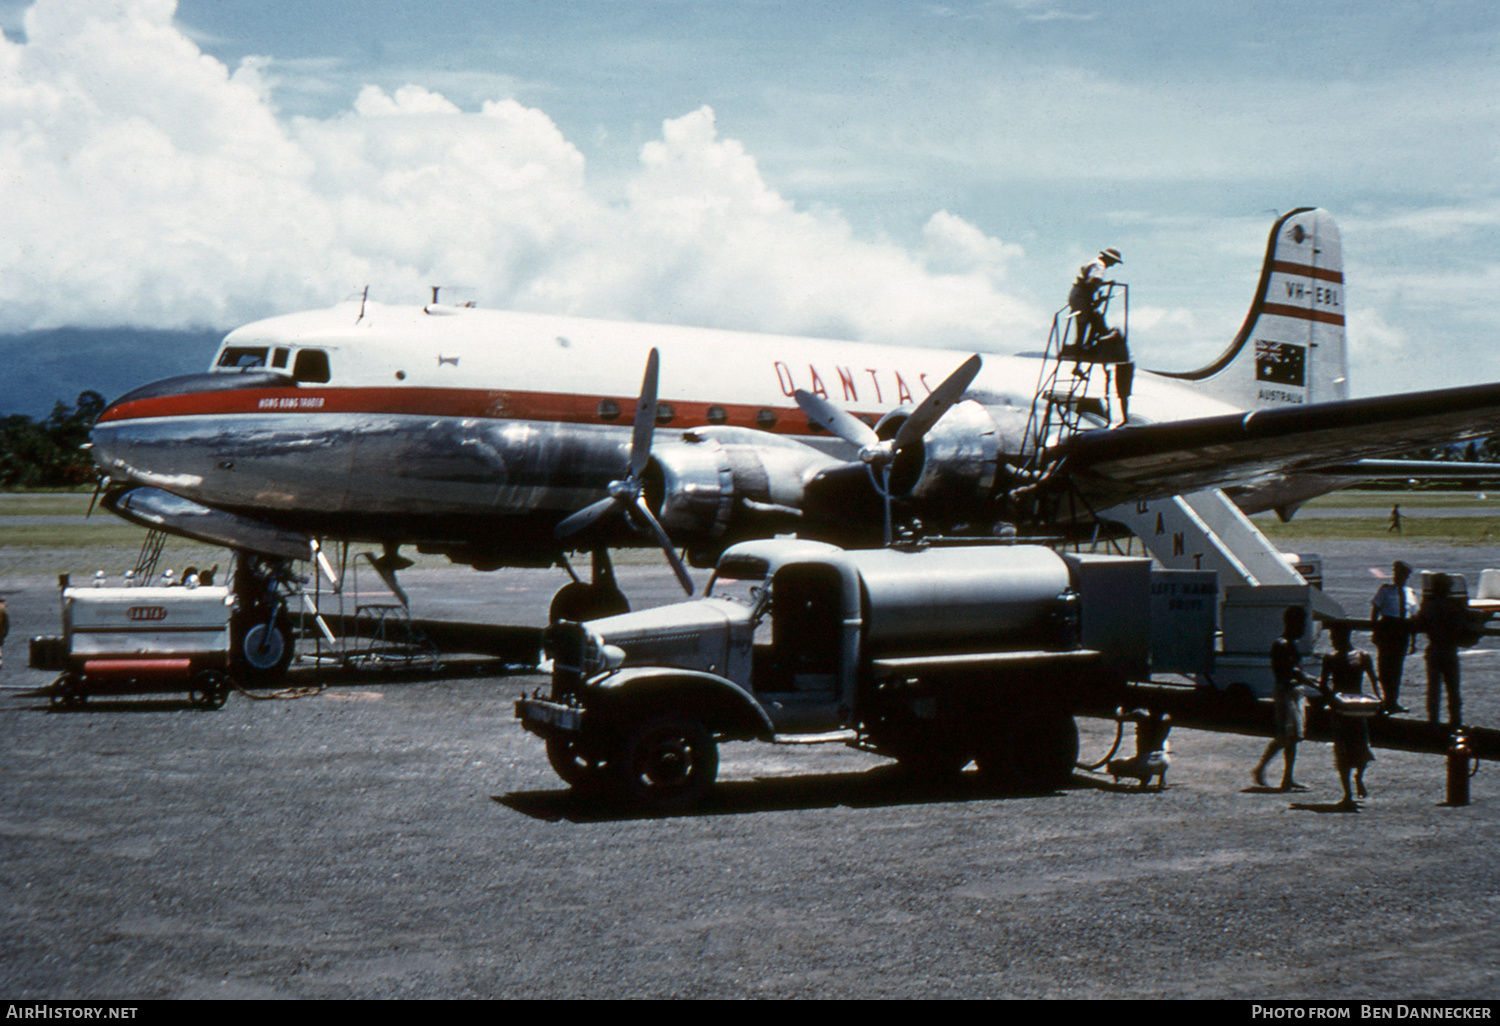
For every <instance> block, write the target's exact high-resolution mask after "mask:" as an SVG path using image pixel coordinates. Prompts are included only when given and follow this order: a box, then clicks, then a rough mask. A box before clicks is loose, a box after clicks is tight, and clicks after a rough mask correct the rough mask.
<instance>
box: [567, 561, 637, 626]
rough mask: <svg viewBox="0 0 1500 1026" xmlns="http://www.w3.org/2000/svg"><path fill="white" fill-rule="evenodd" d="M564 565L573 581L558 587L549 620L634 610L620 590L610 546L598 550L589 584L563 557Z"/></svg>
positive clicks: (590, 618) (606, 614) (586, 618)
mask: <svg viewBox="0 0 1500 1026" xmlns="http://www.w3.org/2000/svg"><path fill="white" fill-rule="evenodd" d="M562 565H563V569H565V570H567V571H568V573H569V574H570V575H571V576H572V578H573V580H572V581H570V582H569V583H567V584H564V585H563V586H562V587H561V588H560V589H558V592H557V594H556V595H553V596H552V606H551V608H550V609H549V610H548V613H547V620H548V622H549V623H557V622H558V621H559V620H573V621H575V622H582V621H584V620H598V619H599V618H601V617H605V616H614V615H615V614H617V613H628V612H630V600H629V599H627V598H626V597H625V593H624V592H622V591H621V590H620V586H619V584H618V583H616V581H615V567H614V564H613V563H611V562H610V559H609V550H608V549H604V548H598V549H595V550H594V555H593V565H594V570H593V577H592V580H590V581H589V583H587V584H585V583H584V582H583V581H581V580H579V578H578V575H577V574H575V573H573V568H572V566H570V565H569V564H568V561H567V559H566V558H564V559H563V560H562Z"/></svg>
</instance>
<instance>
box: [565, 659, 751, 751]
mask: <svg viewBox="0 0 1500 1026" xmlns="http://www.w3.org/2000/svg"><path fill="white" fill-rule="evenodd" d="M591 690H594V691H595V692H596V693H597V694H598V696H599V698H600V699H601V700H602V701H605V702H608V703H609V704H610V705H611V706H619V707H625V706H629V707H649V708H660V709H663V710H670V711H672V712H682V713H687V714H689V715H691V716H695V717H697V718H698V719H699V720H701V721H702V723H703V725H704V726H705V727H707V728H708V730H709V731H710V732H711V733H714V734H725V735H729V736H731V737H736V738H745V737H750V738H754V739H756V740H758V741H770V740H773V739H774V738H775V735H776V729H775V727H773V726H772V725H771V719H770V717H769V716H767V715H766V711H765V709H764V708H762V707H761V704H760V703H759V702H757V701H756V700H755V696H753V695H751V694H750V692H748V691H746V690H745V689H744V688H742V687H740V686H739V685H738V684H736V683H735V682H734V681H732V680H729V679H728V678H727V677H720V676H718V675H717V674H713V673H705V672H703V671H701V670H684V669H677V668H673V667H667V666H631V667H627V668H625V669H622V670H618V671H616V672H615V673H612V674H610V675H609V676H607V677H605V678H603V679H601V680H598V681H595V682H594V684H593V685H592V687H591Z"/></svg>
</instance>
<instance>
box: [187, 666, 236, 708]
mask: <svg viewBox="0 0 1500 1026" xmlns="http://www.w3.org/2000/svg"><path fill="white" fill-rule="evenodd" d="M188 698H189V700H190V701H191V702H192V703H193V704H194V705H196V706H197V707H198V708H199V709H206V710H214V709H222V708H224V703H225V702H226V701H227V700H228V699H229V678H228V677H226V676H225V675H224V674H222V673H220V672H219V671H217V670H203V671H202V672H200V673H199V674H197V675H196V676H194V677H193V679H192V682H191V684H190V687H189V690H188Z"/></svg>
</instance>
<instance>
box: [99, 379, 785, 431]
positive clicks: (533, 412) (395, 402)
mask: <svg viewBox="0 0 1500 1026" xmlns="http://www.w3.org/2000/svg"><path fill="white" fill-rule="evenodd" d="M603 399H611V400H613V401H614V403H615V405H616V406H617V407H618V408H619V411H620V412H619V414H618V416H615V417H612V418H611V419H609V420H605V419H603V418H602V417H600V416H599V403H600V401H601V400H603ZM664 403H669V404H670V405H671V406H672V408H673V410H674V411H675V414H676V415H675V416H674V417H673V418H672V420H671V421H670V423H668V424H663V425H662V426H663V427H672V428H678V429H687V428H692V427H703V426H705V425H708V424H710V423H711V422H710V420H709V417H708V410H709V407H710V405H717V406H718V407H719V408H720V409H722V410H723V411H724V414H725V420H724V421H723V423H725V424H728V425H731V426H735V427H753V428H761V429H762V430H764V429H765V425H763V424H761V423H760V422H758V421H757V419H756V417H757V415H758V414H759V413H760V412H761V411H762V410H767V409H768V410H770V411H771V413H772V414H774V415H775V417H776V424H775V426H774V427H773V428H772V429H771V430H772V431H774V432H775V433H777V434H791V435H805V434H809V433H810V429H809V427H808V420H807V415H806V414H804V413H803V412H802V411H801V410H800V409H798V408H797V407H795V406H791V407H787V406H748V405H744V404H738V405H735V404H729V403H717V404H710V403H704V402H679V401H678V400H675V399H668V400H664ZM634 410H635V397H634V396H597V395H596V396H588V395H574V394H569V393H566V392H504V391H497V390H493V389H468V388H330V387H327V386H318V385H312V386H306V387H303V388H255V389H248V388H247V389H231V390H229V391H222V392H189V393H186V394H183V395H166V396H155V397H152V398H149V399H137V400H135V401H134V402H129V403H123V404H120V405H117V406H112V407H110V408H109V409H108V410H106V411H105V413H104V415H103V416H101V417H100V418H99V420H100V423H110V422H114V421H122V420H137V419H143V418H147V417H195V416H198V417H201V416H210V417H216V416H234V415H237V414H278V415H292V414H316V413H380V414H397V415H400V414H407V415H415V416H429V417H433V416H435V417H474V418H503V419H507V420H541V421H555V422H561V423H572V424H615V425H623V426H625V427H629V426H630V418H631V416H632V415H633V413H634Z"/></svg>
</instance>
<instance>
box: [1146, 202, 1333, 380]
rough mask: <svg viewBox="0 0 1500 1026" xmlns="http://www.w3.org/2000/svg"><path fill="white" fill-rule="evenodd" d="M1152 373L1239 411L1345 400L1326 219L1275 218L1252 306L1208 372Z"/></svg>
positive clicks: (1314, 212)
mask: <svg viewBox="0 0 1500 1026" xmlns="http://www.w3.org/2000/svg"><path fill="white" fill-rule="evenodd" d="M1155 373H1158V374H1162V376H1163V377H1169V378H1177V379H1180V380H1187V381H1193V382H1196V383H1197V384H1199V385H1200V387H1202V388H1203V389H1204V390H1205V391H1207V392H1208V393H1210V394H1211V395H1213V396H1215V397H1216V398H1219V399H1223V400H1224V401H1226V402H1230V403H1233V404H1235V405H1236V406H1240V407H1243V408H1245V409H1264V408H1269V407H1276V406H1296V405H1301V404H1303V403H1315V402H1316V403H1321V402H1332V401H1335V400H1340V399H1346V398H1348V393H1349V364H1348V356H1347V353H1346V349H1345V335H1344V264H1343V252H1342V246H1341V243H1340V239H1339V229H1338V225H1337V224H1335V223H1334V220H1333V217H1332V215H1330V214H1329V213H1328V211H1326V210H1322V209H1318V208H1312V207H1300V208H1298V209H1296V210H1293V211H1292V212H1290V213H1288V214H1285V215H1283V216H1282V217H1281V218H1279V219H1278V220H1277V222H1276V224H1275V225H1274V226H1273V227H1272V229H1271V235H1270V238H1269V240H1268V241H1267V243H1266V259H1265V262H1264V263H1263V264H1262V265H1261V272H1260V284H1259V286H1258V287H1257V289H1256V292H1255V301H1254V302H1253V303H1251V304H1250V312H1249V314H1248V315H1246V317H1245V323H1244V325H1243V326H1241V328H1240V330H1239V333H1238V334H1236V335H1235V337H1234V341H1233V342H1231V343H1230V344H1229V348H1228V349H1226V350H1225V351H1224V354H1223V355H1222V356H1220V357H1219V358H1218V359H1217V360H1215V361H1214V362H1213V363H1211V364H1209V365H1208V366H1207V367H1202V368H1200V369H1198V370H1195V371H1184V372H1178V373H1171V372H1166V373H1163V372H1160V371H1157V372H1155Z"/></svg>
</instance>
